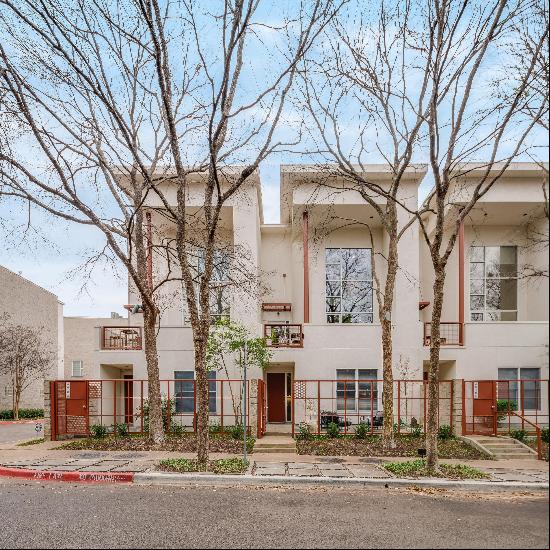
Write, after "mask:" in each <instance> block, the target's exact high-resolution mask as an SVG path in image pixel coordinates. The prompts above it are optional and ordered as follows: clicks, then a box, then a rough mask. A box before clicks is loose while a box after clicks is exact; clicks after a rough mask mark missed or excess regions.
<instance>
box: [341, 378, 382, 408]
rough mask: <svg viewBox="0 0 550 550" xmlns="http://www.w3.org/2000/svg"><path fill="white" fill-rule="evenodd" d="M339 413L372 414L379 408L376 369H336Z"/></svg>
mask: <svg viewBox="0 0 550 550" xmlns="http://www.w3.org/2000/svg"><path fill="white" fill-rule="evenodd" d="M336 379H337V380H338V382H337V383H336V407H337V409H338V411H346V412H356V411H359V412H370V411H371V410H373V411H376V410H377V408H378V405H377V402H378V388H377V383H376V379H377V370H376V369H336Z"/></svg>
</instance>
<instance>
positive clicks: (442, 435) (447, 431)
mask: <svg viewBox="0 0 550 550" xmlns="http://www.w3.org/2000/svg"><path fill="white" fill-rule="evenodd" d="M437 437H438V438H439V439H451V438H452V437H453V428H452V427H451V426H449V425H448V424H442V425H441V426H439V430H437Z"/></svg>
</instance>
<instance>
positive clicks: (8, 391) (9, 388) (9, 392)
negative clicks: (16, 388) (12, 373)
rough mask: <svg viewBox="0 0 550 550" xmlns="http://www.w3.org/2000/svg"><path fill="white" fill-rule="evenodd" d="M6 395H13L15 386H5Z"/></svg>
mask: <svg viewBox="0 0 550 550" xmlns="http://www.w3.org/2000/svg"><path fill="white" fill-rule="evenodd" d="M4 397H13V386H8V385H6V386H4Z"/></svg>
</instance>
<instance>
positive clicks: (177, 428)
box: [170, 422, 185, 435]
mask: <svg viewBox="0 0 550 550" xmlns="http://www.w3.org/2000/svg"><path fill="white" fill-rule="evenodd" d="M170 433H171V434H172V435H182V434H184V433H185V426H184V425H183V424H178V423H177V422H172V425H171V426H170Z"/></svg>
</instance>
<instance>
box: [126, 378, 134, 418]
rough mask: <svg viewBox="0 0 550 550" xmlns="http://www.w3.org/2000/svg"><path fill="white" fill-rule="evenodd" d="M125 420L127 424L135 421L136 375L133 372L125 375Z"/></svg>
mask: <svg viewBox="0 0 550 550" xmlns="http://www.w3.org/2000/svg"><path fill="white" fill-rule="evenodd" d="M124 422H125V423H126V424H132V423H133V422H134V376H133V375H132V374H125V375H124Z"/></svg>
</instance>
